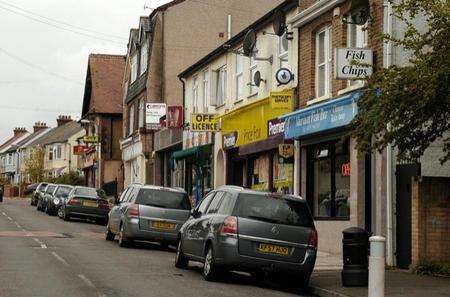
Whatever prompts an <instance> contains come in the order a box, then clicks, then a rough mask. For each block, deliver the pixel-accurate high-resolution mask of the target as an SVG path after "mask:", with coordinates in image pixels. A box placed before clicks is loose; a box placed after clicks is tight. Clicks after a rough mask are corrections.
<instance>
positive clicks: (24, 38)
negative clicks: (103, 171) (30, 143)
mask: <svg viewBox="0 0 450 297" xmlns="http://www.w3.org/2000/svg"><path fill="white" fill-rule="evenodd" d="M167 2H169V1H168V0H0V144H1V143H3V142H4V141H5V140H6V139H7V138H9V137H11V136H12V130H13V129H14V127H18V126H25V127H26V128H27V129H28V130H29V131H31V130H32V126H33V124H34V123H35V122H36V121H45V122H46V123H47V124H48V125H50V126H52V127H54V126H55V125H56V121H55V120H56V117H57V116H58V115H60V114H66V115H71V116H72V117H74V118H76V117H79V115H80V112H81V106H82V99H83V98H82V96H83V91H84V79H85V76H86V67H87V59H88V55H89V54H90V53H106V54H125V52H126V43H127V39H128V33H129V30H130V28H132V27H137V26H138V23H139V16H141V15H149V14H150V12H151V10H150V9H145V10H144V6H147V7H153V8H154V7H157V6H158V5H161V4H164V3H167ZM33 19H34V20H33ZM54 20H56V21H57V22H55V21H54ZM48 23H51V25H49V24H48ZM55 27H59V28H55ZM60 28H64V30H62V29H60ZM85 29H87V30H85ZM72 31H76V32H78V33H81V34H77V33H74V32H72ZM85 35H89V36H85ZM105 39H106V40H105ZM11 55H12V56H13V57H11Z"/></svg>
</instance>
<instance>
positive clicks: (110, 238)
mask: <svg viewBox="0 0 450 297" xmlns="http://www.w3.org/2000/svg"><path fill="white" fill-rule="evenodd" d="M115 237H116V235H115V234H114V233H112V232H111V230H110V229H109V225H107V226H106V235H105V239H106V240H107V241H114V238H115Z"/></svg>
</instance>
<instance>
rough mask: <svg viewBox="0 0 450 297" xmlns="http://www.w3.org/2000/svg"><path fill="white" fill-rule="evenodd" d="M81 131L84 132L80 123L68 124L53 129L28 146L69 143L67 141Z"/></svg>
mask: <svg viewBox="0 0 450 297" xmlns="http://www.w3.org/2000/svg"><path fill="white" fill-rule="evenodd" d="M81 130H83V127H81V124H79V123H78V122H75V121H72V122H68V123H67V124H64V125H62V126H59V127H56V128H53V129H52V130H50V131H49V132H48V133H46V134H45V135H43V136H42V137H39V138H38V139H36V140H35V141H33V142H32V143H30V144H29V145H28V146H35V145H47V144H52V143H57V142H59V143H62V142H67V140H68V139H69V138H70V137H71V136H73V135H74V134H76V133H78V132H80V131H81Z"/></svg>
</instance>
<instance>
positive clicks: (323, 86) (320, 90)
mask: <svg viewBox="0 0 450 297" xmlns="http://www.w3.org/2000/svg"><path fill="white" fill-rule="evenodd" d="M331 56H332V55H331V28H330V27H326V28H325V29H323V30H321V31H319V32H318V33H317V34H316V84H315V85H316V87H315V89H316V98H322V97H326V96H329V95H330V93H331Z"/></svg>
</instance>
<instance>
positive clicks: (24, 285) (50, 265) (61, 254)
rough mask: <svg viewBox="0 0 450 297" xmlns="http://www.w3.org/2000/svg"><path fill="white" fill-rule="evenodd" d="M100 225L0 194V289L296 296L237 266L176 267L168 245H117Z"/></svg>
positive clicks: (3, 294) (24, 295) (10, 295)
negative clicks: (222, 271) (217, 277)
mask: <svg viewBox="0 0 450 297" xmlns="http://www.w3.org/2000/svg"><path fill="white" fill-rule="evenodd" d="M104 230H105V227H104V226H101V225H97V224H94V223H89V222H84V221H71V222H64V221H62V220H60V219H58V218H57V217H49V216H47V215H46V214H44V213H41V212H38V211H36V209H35V207H32V206H30V205H29V201H28V200H18V199H11V200H10V199H6V200H5V201H4V202H3V203H0V297H28V296H33V297H47V296H49V297H53V296H55V297H56V296H57V297H61V296H64V297H72V296H76V297H79V296H80V297H81V296H89V297H91V296H95V297H106V296H108V297H128V296H130V297H137V296H146V297H148V296H158V297H159V296H161V297H162V296H183V297H188V296H195V297H199V296H208V297H209V296H214V297H221V296H246V297H248V296H258V297H264V296H298V295H297V294H294V293H295V291H294V290H293V289H291V288H289V286H287V285H279V284H275V283H268V282H264V283H259V282H257V281H256V280H254V279H253V278H251V277H250V276H248V275H245V274H240V273H230V274H229V275H227V277H226V278H224V280H222V281H220V282H206V281H204V280H203V278H202V275H201V271H200V265H196V264H195V263H194V264H190V267H189V269H187V270H179V269H176V268H175V267H174V266H173V260H174V255H175V253H174V251H173V250H164V249H162V248H161V247H160V246H159V245H157V244H152V243H138V244H136V245H135V246H134V247H132V248H119V246H118V245H117V242H108V241H106V240H105V239H104Z"/></svg>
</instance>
